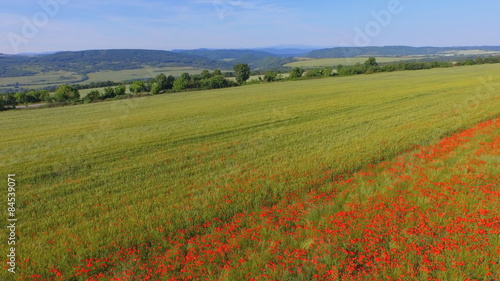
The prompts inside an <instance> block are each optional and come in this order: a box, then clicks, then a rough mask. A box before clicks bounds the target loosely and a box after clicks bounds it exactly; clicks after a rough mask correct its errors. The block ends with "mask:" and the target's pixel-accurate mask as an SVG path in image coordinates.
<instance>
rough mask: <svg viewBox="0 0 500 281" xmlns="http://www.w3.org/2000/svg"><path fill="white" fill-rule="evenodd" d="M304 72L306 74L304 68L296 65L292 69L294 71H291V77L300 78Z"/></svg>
mask: <svg viewBox="0 0 500 281" xmlns="http://www.w3.org/2000/svg"><path fill="white" fill-rule="evenodd" d="M302 74H304V69H302V68H300V67H294V68H293V69H292V71H290V76H289V77H290V78H291V79H297V78H300V77H302Z"/></svg>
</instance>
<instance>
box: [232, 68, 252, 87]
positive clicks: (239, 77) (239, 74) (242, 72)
mask: <svg viewBox="0 0 500 281" xmlns="http://www.w3.org/2000/svg"><path fill="white" fill-rule="evenodd" d="M233 70H234V72H235V76H236V81H237V82H238V83H240V84H242V83H244V82H245V81H247V80H248V78H250V67H249V66H248V64H245V63H238V64H237V65H235V66H234V67H233Z"/></svg>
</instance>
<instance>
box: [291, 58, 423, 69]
mask: <svg viewBox="0 0 500 281" xmlns="http://www.w3.org/2000/svg"><path fill="white" fill-rule="evenodd" d="M367 59H368V58H367V57H355V58H329V59H310V58H302V59H301V60H300V61H296V62H291V63H287V64H285V66H289V67H303V68H313V67H326V66H338V65H340V64H342V65H355V64H357V63H361V64H362V63H364V62H365V61H366V60H367ZM376 59H377V62H379V63H389V62H398V61H405V60H411V59H416V58H413V57H401V58H397V57H377V58H376Z"/></svg>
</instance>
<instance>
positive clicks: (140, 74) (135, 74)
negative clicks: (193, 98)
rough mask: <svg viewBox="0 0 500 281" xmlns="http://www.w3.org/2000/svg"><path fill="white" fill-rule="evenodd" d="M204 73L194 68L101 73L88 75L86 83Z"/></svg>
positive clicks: (143, 69) (145, 69)
mask: <svg viewBox="0 0 500 281" xmlns="http://www.w3.org/2000/svg"><path fill="white" fill-rule="evenodd" d="M202 71H203V69H197V68H193V67H168V68H141V69H129V70H120V71H100V72H94V73H90V74H89V75H88V76H89V80H87V81H85V83H91V82H105V81H115V82H121V81H127V80H139V79H149V78H154V77H156V76H157V75H158V74H160V73H164V74H165V75H167V76H168V75H172V76H175V77H178V76H181V74H182V73H185V72H187V73H189V74H200V73H201V72H202Z"/></svg>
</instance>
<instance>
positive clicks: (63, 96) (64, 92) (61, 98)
mask: <svg viewBox="0 0 500 281" xmlns="http://www.w3.org/2000/svg"><path fill="white" fill-rule="evenodd" d="M79 98H80V93H79V92H78V89H76V88H74V87H72V86H69V85H66V84H64V85H62V86H60V87H59V88H58V89H57V91H56V93H55V94H54V99H55V101H57V102H65V101H68V100H71V101H76V100H78V99H79Z"/></svg>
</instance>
